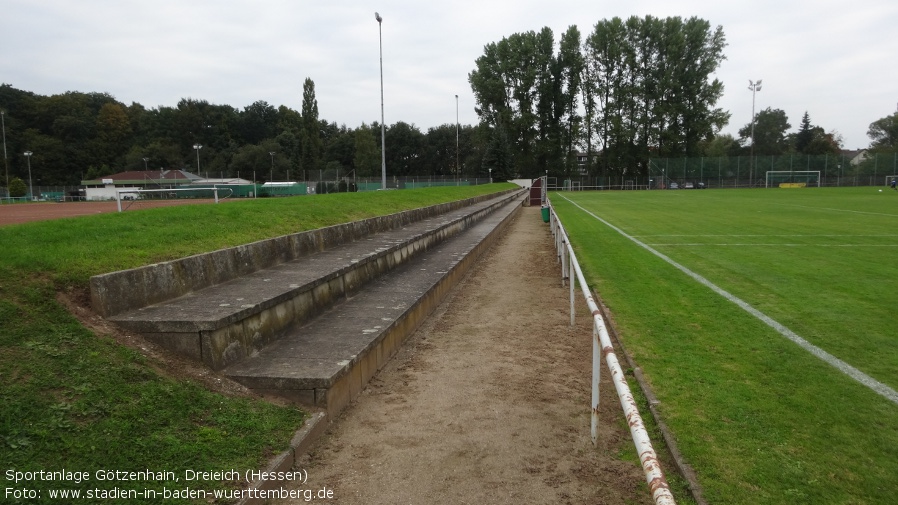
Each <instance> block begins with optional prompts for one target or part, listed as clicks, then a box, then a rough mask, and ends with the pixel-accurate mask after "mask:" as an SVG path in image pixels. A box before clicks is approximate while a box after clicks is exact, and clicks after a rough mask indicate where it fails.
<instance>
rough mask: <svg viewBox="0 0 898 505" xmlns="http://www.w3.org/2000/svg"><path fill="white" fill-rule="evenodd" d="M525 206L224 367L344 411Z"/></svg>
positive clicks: (235, 375) (270, 391)
mask: <svg viewBox="0 0 898 505" xmlns="http://www.w3.org/2000/svg"><path fill="white" fill-rule="evenodd" d="M519 208H520V202H518V201H513V202H511V203H508V204H506V205H504V207H503V208H501V209H499V210H497V211H496V212H495V213H493V214H491V215H490V216H488V217H486V218H485V219H483V220H482V221H480V222H479V223H478V224H476V225H474V226H473V227H471V228H469V229H467V230H465V231H463V232H461V233H459V234H458V235H457V236H455V237H453V238H451V239H448V240H446V241H444V242H442V243H441V244H439V245H438V246H436V247H434V248H431V249H429V250H427V251H426V252H425V253H423V254H422V255H420V256H419V257H417V258H415V259H414V260H412V261H410V262H407V263H406V264H404V265H402V266H400V267H397V268H396V269H394V270H393V271H391V272H390V273H388V274H386V275H384V276H382V277H381V278H379V279H377V280H375V281H373V282H371V283H370V284H368V285H367V286H365V288H364V289H363V290H361V291H360V292H358V293H357V294H356V295H354V296H350V297H349V298H348V299H347V300H345V301H343V302H341V303H339V304H337V305H335V306H334V307H333V308H332V309H331V310H329V311H327V312H324V313H322V314H320V315H319V316H318V317H316V318H315V319H313V320H311V321H310V322H309V323H307V324H306V325H304V326H302V327H300V328H296V329H294V330H292V331H291V332H289V333H288V334H287V335H285V336H284V337H282V338H281V339H279V340H277V341H276V342H272V343H271V344H269V345H268V346H266V347H265V348H264V349H262V350H260V351H259V352H258V353H256V354H254V355H253V356H251V357H249V358H247V359H244V360H242V361H240V362H238V363H235V364H233V365H231V366H229V367H227V368H225V369H224V370H223V373H224V374H225V375H227V376H228V377H230V378H232V379H234V380H236V381H238V382H240V383H242V384H244V385H246V386H247V387H249V388H250V389H253V390H255V391H256V392H258V393H261V394H263V395H275V396H280V397H285V398H288V399H291V400H293V401H298V402H300V403H303V404H306V405H313V406H317V407H321V408H326V409H327V410H328V412H329V413H330V414H335V413H336V412H338V411H339V410H341V409H342V408H343V407H344V406H345V405H346V404H348V403H349V401H350V400H351V399H352V398H354V397H355V396H356V394H358V392H360V391H361V390H362V388H363V387H364V385H365V384H366V383H367V382H368V381H369V380H370V379H371V377H372V376H373V375H374V374H375V373H376V372H377V370H378V369H380V368H381V366H383V364H384V363H386V362H387V360H389V358H390V357H391V356H392V355H393V354H394V353H395V352H396V351H397V350H398V349H399V347H400V346H401V344H402V342H403V341H404V340H405V338H406V337H408V336H409V335H410V334H412V333H413V332H414V330H415V329H416V328H417V327H418V326H419V325H420V323H421V322H422V321H423V320H424V319H425V318H426V317H427V316H428V315H429V314H430V313H431V312H432V311H433V310H434V309H435V308H436V307H437V306H438V305H439V304H440V303H441V302H442V301H443V299H444V298H445V296H446V294H447V293H448V292H449V290H450V289H451V288H452V287H453V286H454V285H455V284H456V283H457V282H458V280H459V279H460V278H461V277H462V276H463V275H464V274H465V273H466V272H467V270H468V269H469V268H470V266H471V265H472V264H473V262H474V261H476V259H477V258H478V257H479V256H480V254H481V253H482V252H483V251H485V250H486V249H488V248H489V247H490V246H491V245H492V243H493V242H494V241H495V240H496V238H497V237H498V236H499V232H500V231H501V230H502V229H503V228H504V226H505V225H506V224H507V223H508V222H509V221H510V219H511V218H512V217H513V216H514V214H515V212H516V211H517V210H518V209H519Z"/></svg>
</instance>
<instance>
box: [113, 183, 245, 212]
mask: <svg viewBox="0 0 898 505" xmlns="http://www.w3.org/2000/svg"><path fill="white" fill-rule="evenodd" d="M233 193H234V191H233V190H232V189H231V188H221V187H209V188H170V189H141V188H128V189H120V190H116V192H115V201H116V204H117V205H118V211H119V212H124V211H126V210H129V209H133V208H138V209H139V208H151V207H166V206H170V205H184V204H188V203H219V202H220V201H221V200H223V199H226V198H228V197H230V196H231V195H232V194H233Z"/></svg>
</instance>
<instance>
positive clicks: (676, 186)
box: [668, 182, 680, 189]
mask: <svg viewBox="0 0 898 505" xmlns="http://www.w3.org/2000/svg"><path fill="white" fill-rule="evenodd" d="M668 187H669V188H670V189H680V185H679V184H677V183H675V182H672V183H670V186H668Z"/></svg>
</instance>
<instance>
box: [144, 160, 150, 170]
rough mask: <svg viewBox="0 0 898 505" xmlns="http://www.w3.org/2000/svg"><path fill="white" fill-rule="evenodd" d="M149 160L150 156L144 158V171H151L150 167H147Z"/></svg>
mask: <svg viewBox="0 0 898 505" xmlns="http://www.w3.org/2000/svg"><path fill="white" fill-rule="evenodd" d="M148 161H150V159H149V158H143V171H144V172H149V171H150V169H149V168H147V162H148Z"/></svg>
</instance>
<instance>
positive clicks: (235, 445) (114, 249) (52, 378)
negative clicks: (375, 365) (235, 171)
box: [0, 184, 512, 503]
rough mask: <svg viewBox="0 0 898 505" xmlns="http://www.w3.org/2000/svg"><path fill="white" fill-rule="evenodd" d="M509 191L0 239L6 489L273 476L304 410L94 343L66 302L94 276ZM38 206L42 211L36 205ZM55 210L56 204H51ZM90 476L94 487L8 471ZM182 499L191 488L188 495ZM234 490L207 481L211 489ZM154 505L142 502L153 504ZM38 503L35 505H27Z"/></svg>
mask: <svg viewBox="0 0 898 505" xmlns="http://www.w3.org/2000/svg"><path fill="white" fill-rule="evenodd" d="M509 187H512V185H511V184H493V185H487V186H473V187H449V188H438V189H436V188H435V189H423V190H406V191H385V192H376V193H356V194H337V195H318V196H311V197H300V198H278V199H259V200H248V201H233V202H226V203H222V204H219V205H212V204H208V205H188V206H179V207H169V208H160V209H148V210H139V211H134V212H125V213H120V214H102V215H96V216H88V217H79V218H72V219H61V220H56V221H46V222H38V223H30V224H24V225H13V226H7V227H3V228H0V244H3V245H2V253H0V380H2V384H3V385H2V389H0V467H2V468H3V470H4V474H3V478H4V480H5V481H6V482H5V486H4V487H7V486H9V487H17V488H24V487H28V488H30V489H36V490H39V491H41V493H42V495H41V497H42V499H43V501H47V500H48V498H47V490H48V489H50V488H71V489H88V488H93V487H97V486H98V485H99V487H100V488H107V489H108V488H111V487H113V486H118V487H122V488H131V489H143V488H151V489H153V488H156V489H158V488H161V487H162V486H163V485H168V486H169V487H172V486H173V485H174V484H173V483H170V482H168V483H166V482H131V483H127V482H117V481H112V482H98V481H96V479H95V478H94V472H95V471H97V470H132V471H143V470H151V471H153V472H162V471H175V472H178V475H180V474H181V472H182V471H183V470H184V469H197V470H202V471H212V470H228V469H241V470H249V469H262V468H264V465H265V462H266V461H267V458H268V457H270V456H271V455H273V454H276V453H278V452H280V451H282V450H284V449H286V448H287V446H288V444H289V440H290V438H291V436H292V434H293V432H294V431H295V430H296V429H297V428H298V427H299V426H301V425H302V422H303V416H304V415H305V414H304V412H302V411H301V410H298V409H296V408H291V407H284V406H277V405H273V404H271V403H268V402H264V401H260V400H257V399H252V398H239V397H232V396H226V395H222V394H218V393H214V392H210V391H208V390H207V389H205V388H204V387H202V386H201V384H198V383H195V382H190V381H187V382H185V381H181V380H176V379H175V378H173V377H170V376H167V375H166V374H164V373H161V372H160V371H159V367H158V366H156V364H155V363H154V362H153V360H152V359H151V358H148V357H145V356H143V355H142V354H141V353H139V352H137V351H135V350H133V349H130V348H127V347H124V346H122V345H119V344H118V343H116V342H115V341H114V340H113V339H111V338H108V337H105V336H102V335H99V336H98V335H95V334H93V333H92V332H91V331H89V330H88V329H86V328H85V327H84V326H82V325H81V324H80V323H79V322H78V320H77V319H76V318H75V317H73V316H72V315H71V314H70V313H69V312H68V311H67V310H66V309H65V308H64V307H63V306H62V305H61V304H60V303H58V302H57V298H56V295H57V293H58V292H60V291H63V292H65V291H72V292H81V293H83V292H85V291H86V290H87V284H88V280H89V278H90V277H91V276H93V275H96V274H100V273H104V272H109V271H115V270H120V269H126V268H132V267H136V266H140V265H144V264H149V263H154V262H159V261H165V260H170V259H174V258H178V257H183V256H186V255H190V254H195V253H200V252H206V251H211V250H215V249H219V248H223V247H229V246H234V245H239V244H244V243H248V242H252V241H256V240H260V239H264V238H269V237H274V236H279V235H284V234H289V233H295V232H298V231H302V230H308V229H314V228H319V227H322V226H328V225H333V224H338V223H342V222H347V221H352V220H358V219H363V218H367V217H372V216H376V215H384V214H389V213H394V212H398V211H401V210H406V209H411V208H417V207H423V206H428V205H433V204H436V203H442V202H447V201H453V200H459V199H463V198H468V197H471V196H475V195H478V194H484V193H489V192H496V191H500V190H503V189H507V188H509ZM35 205H37V204H35ZM44 205H52V204H44ZM62 469H65V470H69V471H79V472H81V471H86V472H90V474H91V480H90V481H89V482H87V483H81V484H78V483H74V482H71V481H69V480H64V481H55V482H54V481H43V482H39V481H34V480H28V481H26V482H20V483H18V484H13V483H12V482H10V481H9V480H7V474H6V471H7V470H19V471H39V470H45V471H56V470H62ZM179 484H180V485H181V487H182V488H183V487H184V485H185V483H184V482H181V483H179ZM229 485H235V484H233V483H220V482H199V483H193V487H195V488H200V489H203V488H205V489H209V488H211V487H215V486H219V487H220V486H229ZM141 501H143V500H140V499H138V500H134V502H141ZM28 502H29V503H34V501H30V500H29V501H28ZM123 502H127V500H125V501H118V503H123Z"/></svg>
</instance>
